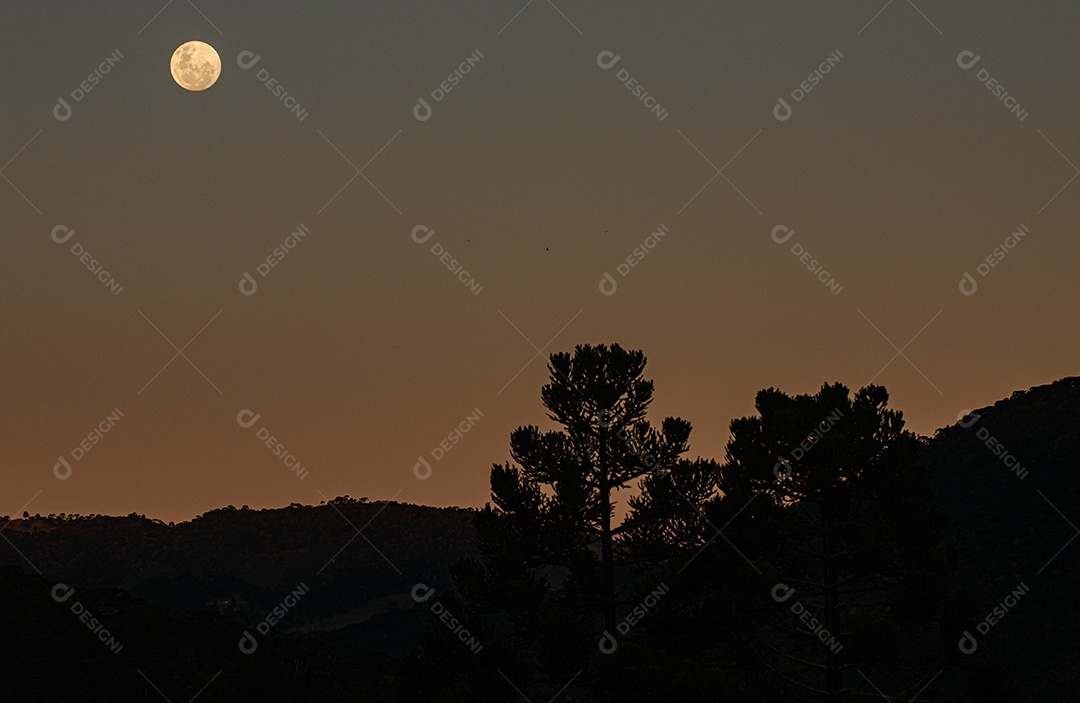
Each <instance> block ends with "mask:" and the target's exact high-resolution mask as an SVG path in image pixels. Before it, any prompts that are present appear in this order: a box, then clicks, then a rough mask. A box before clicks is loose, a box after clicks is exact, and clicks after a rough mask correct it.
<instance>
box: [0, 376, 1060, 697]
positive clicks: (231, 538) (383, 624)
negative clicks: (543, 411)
mask: <svg viewBox="0 0 1080 703" xmlns="http://www.w3.org/2000/svg"><path fill="white" fill-rule="evenodd" d="M1077 457H1080V378H1066V379H1063V380H1060V381H1057V382H1055V383H1052V384H1049V385H1045V386H1039V387H1035V388H1032V389H1030V390H1028V391H1017V392H1016V393H1014V394H1012V396H1011V397H1009V398H1007V399H1003V400H1001V401H999V402H997V403H995V404H994V405H993V406H990V407H985V408H979V409H977V410H975V411H973V414H971V415H969V416H968V417H966V418H964V419H962V420H961V421H958V422H957V423H956V424H954V425H951V426H949V427H945V428H942V429H940V430H938V431H937V432H936V433H935V435H934V436H933V437H932V438H927V439H926V444H925V447H924V449H923V461H924V463H925V464H927V465H928V466H929V467H930V468H931V469H932V470H933V475H934V478H933V496H934V502H935V504H936V505H937V506H939V508H940V509H941V510H942V511H943V512H944V513H945V514H946V515H947V516H948V518H949V525H948V528H947V530H948V531H947V537H948V540H949V541H950V542H951V543H952V544H953V545H955V546H956V547H957V548H958V553H959V558H960V568H959V571H958V576H957V581H958V583H957V585H958V586H960V587H962V588H963V589H965V593H964V595H963V597H962V599H961V600H962V602H961V604H960V606H961V607H959V608H958V611H957V612H958V615H957V616H956V617H955V622H953V623H952V626H953V634H952V635H950V637H955V639H952V641H951V643H949V644H950V647H954V648H955V649H956V655H955V656H956V658H957V659H956V661H957V662H959V663H960V664H961V665H963V663H964V662H965V660H966V659H965V658H966V657H968V655H966V654H964V653H962V652H961V651H960V649H959V642H960V638H961V637H962V635H963V633H964V632H965V631H967V632H970V633H971V634H972V635H973V636H974V638H975V640H976V642H977V649H978V656H979V657H980V658H983V660H984V663H985V661H986V657H989V658H990V659H989V661H994V662H996V661H1000V662H1003V664H1002V666H1001V667H1000V671H999V672H998V673H999V674H1000V676H1001V679H1000V680H1001V681H1002V682H1004V683H1002V687H1004V686H1005V685H1006V683H1007V680H1008V678H1009V677H1010V676H1012V677H1015V679H1016V680H1017V683H1018V685H1019V687H1020V690H1021V693H1020V696H1019V697H1018V698H1017V700H1020V701H1031V702H1034V701H1047V700H1074V699H1075V697H1076V691H1080V664H1078V663H1077V662H1080V637H1077V636H1076V634H1075V628H1076V622H1075V620H1076V618H1075V615H1076V614H1077V612H1078V610H1080V608H1078V607H1077V605H1076V603H1075V600H1074V599H1075V591H1076V584H1078V583H1080V539H1076V540H1075V542H1074V541H1071V540H1073V538H1074V537H1076V536H1077V534H1078V532H1077V529H1076V528H1075V527H1073V525H1080V481H1077V480H1076V477H1075V472H1076V469H1077V462H1078V459H1077ZM475 514H476V511H474V510H467V509H460V508H430V507H423V506H415V505H409V504H401V503H382V502H378V503H370V502H367V501H366V500H364V499H361V500H353V499H350V498H348V497H344V498H337V499H334V500H333V501H330V504H327V505H321V506H300V505H297V504H294V505H293V506H290V507H288V508H281V509H275V510H249V509H246V508H241V509H236V508H233V507H231V506H230V507H228V508H223V509H219V510H214V511H211V512H209V513H206V514H205V515H202V516H200V517H198V518H196V519H194V520H192V521H191V522H185V523H180V524H177V525H167V524H164V523H162V522H160V521H157V520H151V519H147V518H145V517H142V516H138V515H129V516H127V517H103V516H90V517H73V516H66V515H64V516H48V517H42V516H32V517H27V518H25V519H23V518H17V519H15V520H13V521H11V522H10V524H8V525H7V527H6V528H5V529H4V536H5V537H6V538H8V539H9V540H10V541H11V542H12V544H13V545H14V546H15V547H17V549H18V550H19V552H22V554H23V555H25V557H26V559H28V560H29V562H31V563H33V564H34V566H36V567H37V569H40V570H41V572H42V573H43V575H44V576H43V577H39V576H38V575H37V574H36V573H33V570H32V569H31V567H30V566H29V565H28V564H27V562H26V561H24V559H23V558H22V557H21V556H20V554H19V553H18V552H16V550H15V549H12V548H11V547H10V546H8V545H6V544H0V594H3V598H4V602H3V603H2V605H3V606H4V607H2V608H0V617H2V618H4V627H5V628H6V629H7V631H8V632H12V633H19V634H18V636H17V637H9V638H0V639H2V640H3V641H4V642H5V645H4V646H5V647H7V649H6V651H5V652H3V653H2V656H0V660H2V661H4V662H5V666H8V667H12V669H11V671H13V672H17V673H19V676H18V677H16V678H17V680H20V681H22V680H29V679H34V680H35V681H38V682H39V684H40V686H39V688H37V689H34V690H37V691H39V693H38V694H37V695H36V697H34V695H30V696H29V697H25V698H20V700H31V701H32V700H60V701H62V700H76V698H75V697H72V692H73V691H84V692H87V693H89V692H91V691H96V690H99V689H97V688H95V684H94V683H93V682H94V681H99V679H100V681H101V682H108V681H109V680H110V672H111V673H112V674H115V676H116V677H119V676H125V677H130V673H131V671H132V667H133V665H134V664H138V665H139V666H142V664H144V663H145V662H146V660H145V659H140V658H139V657H141V656H151V660H150V663H149V664H146V667H149V668H146V667H143V669H142V670H143V671H145V672H146V673H147V674H148V675H150V677H151V678H153V677H154V674H155V673H157V674H158V675H159V676H161V677H162V678H163V680H166V681H169V682H171V684H174V688H173V690H174V691H176V692H177V693H176V695H180V696H181V697H183V696H182V695H181V692H182V691H183V690H186V688H185V687H187V688H191V689H192V690H191V691H190V693H188V694H187V695H188V697H189V698H190V696H191V695H192V694H194V692H195V691H196V690H198V688H199V687H200V686H201V685H203V684H204V683H205V682H206V679H209V677H210V676H212V675H213V674H214V672H215V671H217V670H219V669H221V668H223V667H224V668H226V669H228V672H229V673H233V674H235V675H236V676H234V677H232V678H233V679H235V680H237V681H247V682H250V683H251V687H250V688H248V689H244V691H266V690H271V689H273V690H274V691H276V692H278V693H281V695H282V696H285V698H282V699H289V700H292V699H295V696H293V697H288V696H286V694H287V693H288V692H289V691H292V690H293V689H290V688H288V687H289V686H290V685H299V683H298V682H304V684H303V685H304V686H307V688H305V689H304V691H305V692H306V693H310V694H321V693H325V694H326V695H325V696H323V695H318V696H316V697H319V698H320V699H321V700H322V699H325V700H339V699H349V700H353V699H355V700H365V698H363V696H364V695H372V696H374V693H372V692H373V691H377V690H379V688H378V684H377V681H378V679H379V677H383V678H386V677H392V676H393V675H394V674H393V672H394V671H395V670H396V667H397V666H398V662H400V661H401V659H400V658H398V657H397V656H395V655H403V654H405V653H407V652H414V651H416V648H417V646H418V644H419V642H420V641H421V637H422V635H423V633H424V631H425V628H427V627H430V626H431V620H432V615H431V613H430V610H429V608H428V607H426V606H425V605H424V604H417V603H416V602H415V601H414V599H413V598H412V597H411V596H410V591H411V590H412V589H413V587H414V586H415V585H416V584H418V583H423V584H426V585H428V586H432V587H434V588H435V589H437V590H438V591H440V592H444V591H450V590H451V589H452V581H451V579H450V565H451V564H452V563H454V562H456V561H458V560H460V559H463V558H468V557H474V556H476V555H477V550H476V547H475V543H474V540H475V531H474V529H473V524H472V521H473V517H474V515H475ZM2 522H3V523H7V522H8V519H7V518H3V521H2ZM0 524H2V523H0ZM357 530H362V534H361V535H358V533H357ZM369 540H370V542H369ZM11 567H18V568H11ZM58 582H59V583H64V584H67V585H70V586H74V587H76V588H77V589H79V590H78V593H79V597H80V598H81V599H82V600H83V602H85V603H86V605H87V606H88V608H89V609H91V610H94V611H95V613H100V614H101V616H102V619H106V618H107V619H108V620H109V623H110V626H111V627H112V629H113V630H114V631H115V632H116V633H117V634H118V635H123V636H124V637H126V638H127V639H126V640H125V650H124V652H123V653H121V654H120V655H116V656H114V655H112V654H111V653H110V652H109V650H108V649H106V648H105V647H104V646H103V645H102V643H100V642H98V641H97V640H96V639H95V638H94V636H93V635H92V633H90V632H89V631H87V629H86V625H85V624H83V623H81V622H80V621H79V620H78V618H77V617H76V616H75V615H73V614H72V613H70V612H68V611H67V610H66V608H65V606H63V605H58V604H57V603H56V602H54V600H53V599H52V598H51V597H50V589H51V588H53V586H54V585H55V584H56V583H58ZM301 584H304V585H306V587H308V589H309V590H308V592H307V593H305V594H304V596H303V597H302V598H300V599H299V602H298V604H297V605H296V606H295V607H294V608H292V609H291V610H290V612H289V613H287V614H286V615H285V616H284V617H283V618H282V619H281V620H280V622H278V623H277V624H276V625H275V627H274V630H275V631H276V632H280V633H287V635H288V636H285V635H284V634H283V635H281V636H275V635H274V634H273V633H271V634H270V635H269V637H268V639H267V640H266V642H267V644H266V645H265V647H264V648H261V649H260V650H259V654H258V655H257V656H249V657H243V656H242V655H240V654H239V652H238V649H237V646H236V643H237V638H238V637H239V636H240V634H241V633H242V632H243V631H244V630H245V629H251V628H253V627H255V626H256V625H257V624H258V623H260V622H262V621H263V620H264V618H266V616H267V615H268V614H270V613H272V611H273V610H274V608H275V607H277V606H278V605H279V604H281V603H282V602H283V600H284V599H285V598H286V597H287V596H288V595H289V594H290V593H291V592H293V591H294V590H295V589H296V588H297V587H298V586H299V585H301ZM95 589H97V590H95ZM1014 592H1020V593H1021V595H1020V596H1019V597H1016V596H1013V595H1011V594H1013V593H1014ZM1010 598H1011V599H1012V604H1011V605H1008V604H1007V603H1006V601H1007V599H1010ZM1003 604H1006V605H1007V606H1008V607H1004V608H1003V607H1002V606H1003ZM995 608H997V609H998V610H999V611H1000V613H999V615H994V610H995ZM988 616H989V618H988ZM988 619H989V620H993V623H990V624H988ZM984 628H985V632H984V631H983V629H984ZM155 638H158V639H155ZM158 642H168V645H167V646H165V645H159V644H157V643H158ZM208 642H209V644H206V643H208ZM163 647H164V649H162V648H163ZM206 647H209V648H210V650H212V651H204V649H203V648H206ZM136 650H138V651H136ZM136 655H138V656H136ZM123 657H130V660H128V659H125V662H126V663H124V664H123V666H120V665H119V664H117V662H119V661H120V659H121V658H123ZM155 657H156V658H155ZM176 657H181V658H185V657H186V659H185V662H186V663H184V664H183V665H178V666H176V667H172V668H170V666H169V665H168V663H167V662H168V661H171V660H172V659H174V658H176ZM264 658H265V661H264ZM215 660H220V661H223V662H225V664H223V665H218V666H216V667H215V665H214V663H213V661H215ZM64 661H68V662H76V661H77V662H81V663H79V664H78V668H79V672H80V673H78V676H84V675H85V676H88V677H91V678H88V679H86V680H87V681H88V682H89V683H88V684H87V685H86V686H85V687H83V688H77V689H72V688H64V687H63V685H62V684H61V683H60V682H58V681H59V680H57V679H55V677H54V678H53V679H48V674H47V672H48V671H49V670H53V671H55V670H56V667H59V666H62V665H63V664H62V662H64ZM260 661H262V662H263V664H257V662H260ZM72 666H74V664H72ZM289 666H291V667H293V671H292V674H286V673H285V670H286V669H287V668H288V667H289ZM50 667H52V668H51V669H50ZM155 667H157V668H155ZM229 667H231V668H229ZM260 667H262V668H260ZM83 669H85V670H86V671H83ZM86 672H97V673H86ZM1010 672H1011V673H1010ZM196 673H197V674H199V675H200V676H201V675H202V674H205V676H204V677H203V680H200V681H197V680H196V679H198V678H199V677H198V676H196V675H195V674H196ZM72 675H73V676H74V675H75V674H72ZM28 677H29V678H28ZM356 677H361V678H363V679H364V680H365V681H366V682H367V683H365V684H363V685H361V684H356V685H357V686H360V688H352V687H353V686H354V682H356V681H358V680H359V679H358V678H356ZM114 678H115V677H114ZM72 680H75V679H72ZM123 681H124V682H125V683H124V686H126V685H127V683H130V682H128V679H127V678H124V679H123ZM288 681H291V682H292V683H291V684H290V683H287V682H288ZM329 681H334V682H335V685H338V686H339V688H332V687H330V686H331V685H330V684H329V683H328V682H329ZM373 681H375V682H376V683H372V682H373ZM320 682H321V683H320ZM134 684H142V685H143V688H140V689H138V690H139V691H140V695H142V694H143V693H145V690H146V687H145V682H142V681H141V680H139V681H135V682H134ZM134 684H133V685H134ZM323 684H325V685H326V686H327V688H319V687H318V686H320V685H323ZM102 685H103V686H105V684H104V683H102ZM117 685H119V684H117ZM230 686H232V684H230ZM101 690H106V691H111V692H113V693H114V696H113V698H111V699H110V698H101V700H106V699H108V700H112V699H124V700H128V699H131V700H135V699H136V698H135V697H134V696H131V697H126V696H123V695H121V694H120V693H118V692H127V691H134V690H136V689H135V688H115V687H114V688H108V687H107V686H105V688H102V689H101ZM212 690H213V687H211V689H209V690H208V691H207V693H206V694H204V695H205V697H206V700H226V699H228V700H248V699H249V697H245V696H247V693H246V692H245V693H244V694H243V695H237V696H234V697H228V696H227V695H226V696H225V697H222V696H223V695H225V694H226V692H225V691H224V690H222V691H219V692H218V694H216V695H213V694H212V693H211V691H212ZM236 690H237V691H239V690H240V688H239V687H238V688H237V689H236ZM353 691H360V692H361V693H357V694H356V695H353ZM64 695H67V696H68V697H67V698H65V697H64ZM341 696H344V697H341ZM350 696H351V697H350ZM201 699H202V698H200V700H201ZM250 699H251V700H255V699H256V697H250ZM378 699H379V698H375V697H372V698H371V700H378ZM78 700H98V698H94V697H80V698H78ZM139 700H142V698H139ZM261 700H278V698H274V697H272V696H270V695H269V694H268V695H267V696H264V697H263V698H261ZM383 700H389V698H383ZM985 700H990V698H986V699H985Z"/></svg>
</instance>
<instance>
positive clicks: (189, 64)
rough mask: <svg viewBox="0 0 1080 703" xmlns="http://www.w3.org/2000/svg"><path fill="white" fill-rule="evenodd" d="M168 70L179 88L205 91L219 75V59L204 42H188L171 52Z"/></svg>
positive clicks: (212, 48)
mask: <svg viewBox="0 0 1080 703" xmlns="http://www.w3.org/2000/svg"><path fill="white" fill-rule="evenodd" d="M169 70H170V71H172V77H173V79H174V80H175V81H176V82H177V83H178V84H179V85H180V87H181V88H187V89H188V90H206V89H207V88H209V87H210V86H212V85H214V83H215V82H217V79H218V76H219V75H221V58H220V57H219V56H218V53H217V52H216V51H214V47H212V46H210V45H209V44H207V43H206V42H201V41H189V42H187V43H185V44H181V45H180V46H178V47H177V48H176V51H174V52H173V55H172V60H171V61H169Z"/></svg>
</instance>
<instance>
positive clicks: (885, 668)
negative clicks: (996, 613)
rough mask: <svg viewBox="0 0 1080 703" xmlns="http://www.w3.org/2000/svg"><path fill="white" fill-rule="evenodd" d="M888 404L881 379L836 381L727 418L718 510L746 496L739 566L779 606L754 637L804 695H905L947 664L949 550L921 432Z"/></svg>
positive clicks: (731, 510) (768, 394)
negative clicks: (943, 640) (855, 384)
mask: <svg viewBox="0 0 1080 703" xmlns="http://www.w3.org/2000/svg"><path fill="white" fill-rule="evenodd" d="M887 403H888V393H887V392H886V391H885V389H884V388H882V387H880V386H868V387H866V388H863V389H862V390H860V391H858V392H857V393H856V394H855V395H854V398H852V397H851V396H850V395H849V392H848V389H847V388H846V387H844V386H843V385H840V384H835V385H826V386H823V387H822V388H821V390H820V392H818V393H817V394H816V395H799V396H794V397H792V396H788V395H786V394H785V393H782V392H780V391H778V390H774V389H768V390H763V391H760V392H759V393H758V396H757V402H756V406H757V411H758V416H756V417H746V418H742V419H740V420H735V421H734V422H732V423H731V435H732V436H731V439H730V441H729V442H728V446H727V462H726V463H725V464H724V466H723V468H722V470H721V481H720V487H721V490H722V492H723V493H724V497H723V498H722V499H720V500H719V501H718V505H717V506H714V507H717V508H720V507H723V504H725V503H726V504H729V505H728V506H727V509H726V510H722V511H720V514H717V513H715V512H713V514H714V515H715V517H716V519H724V518H725V517H726V516H727V515H735V514H737V512H738V511H740V510H742V509H743V508H745V511H744V512H743V513H742V515H740V516H739V517H738V518H737V519H735V520H734V521H733V522H732V524H731V527H730V528H729V529H728V530H727V531H726V534H727V536H728V537H729V539H730V540H731V541H732V542H733V543H734V544H737V545H740V546H742V547H743V548H744V549H745V550H746V551H747V553H748V554H749V555H750V556H749V558H750V559H751V560H752V561H753V566H752V567H751V565H750V564H744V565H743V566H744V567H745V568H744V571H747V570H749V569H750V568H752V569H753V570H755V571H757V572H758V576H757V578H756V581H757V584H758V585H757V587H756V590H758V597H759V599H760V600H761V601H764V602H765V603H767V604H768V606H770V607H771V609H772V614H771V615H770V616H767V617H766V618H765V619H764V622H762V623H761V626H759V627H756V628H753V630H754V632H753V635H752V637H751V640H750V641H751V642H752V643H753V647H752V648H753V649H754V650H755V651H756V652H757V653H758V655H759V656H760V658H761V662H762V664H763V665H765V666H766V667H767V668H768V670H771V671H772V673H773V674H774V675H776V676H778V677H780V678H782V679H783V680H784V681H786V682H787V683H788V684H789V686H790V690H791V694H792V695H793V696H794V697H795V698H796V699H799V700H813V701H829V702H830V703H838V702H839V701H851V700H856V699H858V700H862V699H873V698H874V696H875V695H878V696H880V694H879V693H877V692H876V689H880V690H885V691H889V693H890V695H893V696H896V697H898V698H902V699H903V700H908V699H910V698H911V697H912V696H915V695H917V694H920V692H921V691H922V689H923V687H924V686H926V685H927V684H928V683H929V682H930V681H931V680H932V679H934V678H936V675H937V674H939V673H940V672H941V669H942V668H943V667H944V665H945V656H944V651H945V650H943V649H942V647H941V644H940V640H939V634H940V626H939V623H940V619H941V617H942V614H943V611H944V609H945V608H946V607H947V605H946V604H947V601H948V595H949V594H948V583H949V579H950V577H951V574H952V571H953V569H954V557H953V556H952V555H951V554H950V550H948V549H946V547H945V545H944V544H943V537H942V535H943V528H944V522H945V521H944V518H943V516H942V515H941V513H939V512H938V511H937V510H936V509H935V508H934V507H933V506H932V505H931V503H930V492H929V482H930V474H929V471H928V470H927V469H926V468H925V467H923V466H922V465H921V464H920V462H919V456H920V452H921V449H922V443H921V442H920V440H919V439H918V438H917V437H916V436H915V435H914V434H912V433H911V432H909V431H908V430H906V429H904V421H903V417H902V415H901V413H900V412H898V411H895V410H890V409H889V408H888V407H887ZM714 556H715V555H714ZM726 556H727V557H731V555H726ZM709 562H710V559H709V558H708V557H707V558H705V559H703V560H702V563H701V564H700V567H701V568H707V566H708V565H709ZM751 576H752V574H751ZM946 678H947V677H946ZM939 683H940V682H939ZM921 695H924V696H926V697H927V698H932V697H933V695H932V693H931V691H930V690H927V691H925V692H922V694H921ZM890 700H892V698H890Z"/></svg>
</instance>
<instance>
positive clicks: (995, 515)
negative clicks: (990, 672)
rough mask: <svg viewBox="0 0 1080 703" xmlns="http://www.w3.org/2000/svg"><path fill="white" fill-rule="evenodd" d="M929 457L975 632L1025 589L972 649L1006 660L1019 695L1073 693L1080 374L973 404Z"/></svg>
mask: <svg viewBox="0 0 1080 703" xmlns="http://www.w3.org/2000/svg"><path fill="white" fill-rule="evenodd" d="M924 460H925V461H926V463H927V464H928V465H929V466H931V467H932V468H933V469H934V499H935V501H936V502H937V503H938V504H939V505H940V506H941V507H942V509H943V510H944V511H945V512H946V513H947V514H948V515H949V517H950V518H951V526H950V536H951V538H952V540H953V541H954V543H956V544H957V545H958V546H959V547H960V549H961V560H962V568H961V572H960V580H961V582H962V583H963V584H964V585H966V586H968V587H970V588H972V589H973V590H974V591H975V592H977V593H978V594H979V595H978V598H977V599H976V602H974V603H972V604H971V608H972V611H973V612H974V613H976V615H975V618H974V620H973V621H971V622H970V629H971V631H972V632H973V633H975V632H977V630H976V627H977V625H978V623H979V622H984V621H985V620H984V619H985V618H986V617H987V615H991V617H993V615H992V611H993V609H994V608H995V607H996V606H1000V605H1001V604H1002V602H1003V601H1005V600H1006V598H1007V597H1008V596H1009V595H1010V594H1011V593H1012V592H1013V591H1014V590H1023V589H1022V588H1020V584H1023V585H1024V587H1026V588H1027V589H1029V592H1027V593H1026V594H1024V595H1023V596H1022V597H1020V598H1018V599H1016V601H1015V605H1014V606H1013V607H1011V608H1008V607H1007V608H1005V610H1006V612H1004V613H1003V617H1000V618H993V619H995V620H996V621H997V622H996V624H992V626H988V625H984V627H986V628H988V631H987V632H986V634H985V635H982V634H979V635H978V637H979V651H980V652H986V653H989V654H994V655H998V656H1001V657H1003V658H1005V659H1006V660H1008V661H1009V662H1010V664H1011V665H1012V666H1013V667H1014V669H1015V671H1016V673H1017V674H1018V676H1019V677H1020V678H1021V679H1022V682H1023V684H1024V685H1023V691H1024V694H1023V697H1022V699H1021V700H1023V701H1031V702H1035V701H1048V700H1075V692H1076V691H1077V690H1080V637H1078V636H1077V634H1076V628H1077V622H1076V616H1077V614H1080V605H1078V604H1077V602H1076V595H1077V586H1078V585H1080V539H1077V540H1076V541H1074V542H1072V543H1069V540H1070V539H1071V538H1073V537H1074V536H1076V534H1077V531H1076V529H1075V528H1074V527H1073V526H1072V525H1078V526H1080V480H1078V475H1077V470H1078V468H1080V466H1078V465H1080V378H1066V379H1062V380H1060V381H1057V382H1056V383H1052V384H1050V385H1046V386H1038V387H1036V388H1032V389H1030V390H1028V391H1017V392H1016V393H1013V394H1012V396H1011V397H1009V398H1007V399H1005V400H1000V401H998V402H997V403H995V404H994V405H993V406H990V407H986V408H979V409H977V410H975V411H974V412H973V414H971V415H969V416H968V417H967V418H964V419H962V420H961V421H960V422H958V423H957V424H955V425H952V426H950V427H946V428H943V429H940V430H938V431H937V432H936V433H935V436H934V438H933V439H932V440H931V441H930V442H929V444H928V446H927V448H926V450H925V454H924ZM1058 511H1060V512H1061V513H1062V514H1063V515H1062V514H1059V513H1058ZM1070 522H1071V523H1072V525H1070ZM1066 544H1068V545H1069V546H1068V547H1065V545H1066ZM1063 547H1065V548H1064V549H1062V548H1063ZM1059 551H1060V553H1059ZM1055 554H1057V556H1056V557H1055ZM1040 570H1041V573H1040ZM1006 605H1008V604H1006Z"/></svg>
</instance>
